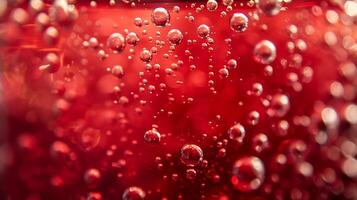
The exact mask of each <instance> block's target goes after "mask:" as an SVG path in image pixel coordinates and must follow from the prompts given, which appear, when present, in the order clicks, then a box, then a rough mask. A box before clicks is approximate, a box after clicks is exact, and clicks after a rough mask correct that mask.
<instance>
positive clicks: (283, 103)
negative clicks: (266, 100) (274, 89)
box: [267, 94, 290, 117]
mask: <svg viewBox="0 0 357 200" xmlns="http://www.w3.org/2000/svg"><path fill="white" fill-rule="evenodd" d="M289 109H290V101H289V97H288V96H286V95H284V94H275V95H274V96H273V98H272V100H271V103H270V108H269V109H268V112H267V113H268V115H269V116H272V117H283V116H285V114H286V113H287V112H288V111H289Z"/></svg>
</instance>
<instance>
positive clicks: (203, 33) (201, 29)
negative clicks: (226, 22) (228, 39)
mask: <svg viewBox="0 0 357 200" xmlns="http://www.w3.org/2000/svg"><path fill="white" fill-rule="evenodd" d="M210 32H211V30H210V28H209V26H207V25H206V24H201V25H199V26H198V27H197V34H198V36H200V37H201V38H206V37H208V35H209V34H210Z"/></svg>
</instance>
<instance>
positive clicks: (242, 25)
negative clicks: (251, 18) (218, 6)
mask: <svg viewBox="0 0 357 200" xmlns="http://www.w3.org/2000/svg"><path fill="white" fill-rule="evenodd" d="M229 26H230V27H231V29H232V30H233V31H236V32H244V31H245V30H246V29H247V27H248V18H247V16H245V15H244V14H243V13H234V14H233V15H232V17H231V18H230V20H229Z"/></svg>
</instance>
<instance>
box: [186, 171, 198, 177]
mask: <svg viewBox="0 0 357 200" xmlns="http://www.w3.org/2000/svg"><path fill="white" fill-rule="evenodd" d="M196 177H197V172H196V170H195V169H187V170H186V178H187V179H188V180H194V179H195V178H196Z"/></svg>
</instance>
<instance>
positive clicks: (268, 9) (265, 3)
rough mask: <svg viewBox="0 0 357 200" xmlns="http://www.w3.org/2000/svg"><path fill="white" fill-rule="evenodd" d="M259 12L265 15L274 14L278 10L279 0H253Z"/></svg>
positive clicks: (279, 7) (279, 6)
mask: <svg viewBox="0 0 357 200" xmlns="http://www.w3.org/2000/svg"><path fill="white" fill-rule="evenodd" d="M255 1H256V5H257V8H258V10H259V11H260V12H262V13H263V14H265V15H267V16H274V15H277V14H278V13H279V12H280V9H281V7H282V5H281V2H282V1H281V0H255Z"/></svg>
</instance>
